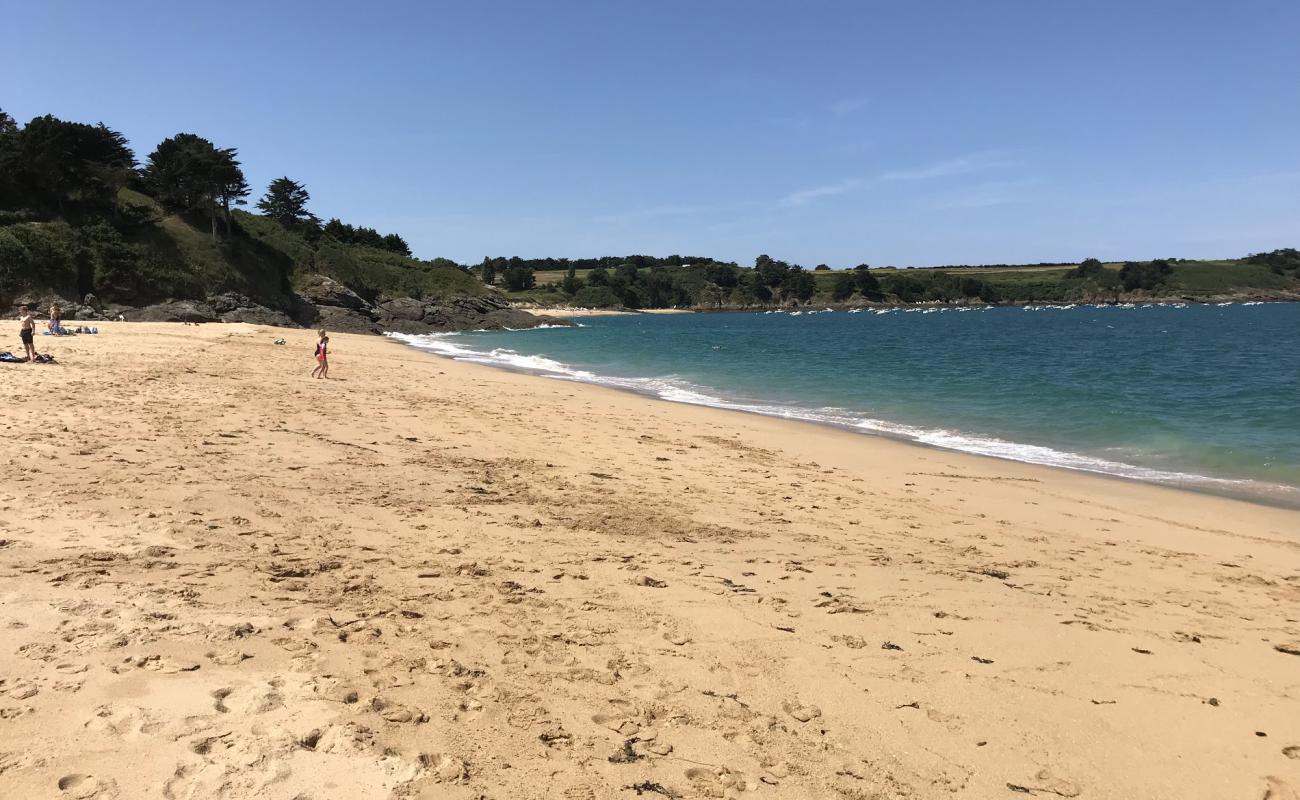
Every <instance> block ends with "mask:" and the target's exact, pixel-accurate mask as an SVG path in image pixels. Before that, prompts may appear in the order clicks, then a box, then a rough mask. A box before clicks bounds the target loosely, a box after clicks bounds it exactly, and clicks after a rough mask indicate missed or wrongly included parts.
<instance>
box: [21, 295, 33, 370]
mask: <svg viewBox="0 0 1300 800" xmlns="http://www.w3.org/2000/svg"><path fill="white" fill-rule="evenodd" d="M35 335H36V320H34V319H32V312H31V309H29V308H28V307H27V306H21V307H19V309H18V338H19V339H22V340H23V349H25V350H26V351H27V360H28V361H35V360H36V345H35V344H33V343H32V337H33V336H35Z"/></svg>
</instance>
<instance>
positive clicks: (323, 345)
mask: <svg viewBox="0 0 1300 800" xmlns="http://www.w3.org/2000/svg"><path fill="white" fill-rule="evenodd" d="M329 346H330V337H329V336H327V335H326V333H325V330H324V329H321V332H320V338H319V339H318V340H317V341H316V368H315V369H313V370H312V371H311V376H312V377H313V378H328V377H329V376H330V362H329Z"/></svg>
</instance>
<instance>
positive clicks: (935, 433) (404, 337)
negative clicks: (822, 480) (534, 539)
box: [388, 312, 1300, 497]
mask: <svg viewBox="0 0 1300 800" xmlns="http://www.w3.org/2000/svg"><path fill="white" fill-rule="evenodd" d="M794 313H796V314H797V313H798V312H794ZM876 313H880V312H876ZM388 336H390V337H392V338H394V339H397V340H399V341H402V342H405V343H407V344H409V345H411V346H412V347H416V348H418V349H420V350H425V351H427V352H431V353H436V354H438V355H442V356H447V357H449V358H453V359H455V360H457V361H467V362H471V363H475V364H485V365H489V366H496V367H504V368H507V369H516V370H522V371H526V372H530V373H532V374H535V375H540V376H543V377H548V378H555V379H557V380H569V381H578V382H582V383H593V384H598V385H601V386H609V387H613V388H618V389H625V390H629V391H634V392H638V393H641V394H647V395H650V396H653V397H658V398H660V399H662V400H668V401H670V402H674V403H686V404H689V405H698V406H708V407H710V408H721V409H728V410H732V411H746V412H749V413H752V414H763V415H765V416H772V417H781V418H783V419H793V420H801V421H805V422H817V423H822V424H829V425H836V426H839V427H844V428H849V429H853V430H858V431H862V432H866V433H876V434H883V435H886V436H891V437H895V438H900V439H906V440H910V441H915V442H920V443H922V444H926V445H929V446H931V447H940V448H943V449H945V450H956V451H960V452H964V453H973V454H976V455H982V456H990V457H993V458H1002V459H1006V460H1009V461H1020V462H1023V463H1029V464H1041V465H1044V466H1050V467H1058V468H1063V469H1072V470H1079V471H1083V472H1093V473H1098V474H1103V475H1112V476H1119V477H1124V478H1132V479H1136V480H1141V481H1148V482H1154V483H1167V484H1176V485H1183V486H1193V487H1199V488H1207V489H1214V488H1218V489H1220V490H1223V491H1233V490H1236V491H1241V490H1243V489H1249V488H1253V489H1255V490H1257V491H1258V493H1259V494H1264V495H1272V496H1293V497H1300V491H1298V490H1297V489H1296V488H1295V487H1289V486H1284V485H1281V484H1268V483H1262V482H1258V481H1249V480H1231V479H1226V478H1215V477H1210V476H1206V475H1197V474H1192V473H1184V472H1172V471H1167V470H1159V469H1153V468H1149V467H1140V466H1136V465H1133V464H1126V463H1123V462H1119V461H1110V460H1107V459H1102V458H1096V457H1094V456H1087V455H1082V454H1079V453H1071V452H1067V451H1063V450H1056V449H1053V448H1050V447H1044V446H1041V445H1032V444H1023V443H1019V442H1011V441H1006V440H1004V439H999V438H996V437H990V436H979V435H975V434H970V433H964V432H961V431H953V430H947V429H943V428H923V427H919V426H914V425H907V424H903V423H898V422H890V421H887V420H881V419H875V418H872V417H868V416H864V415H862V414H860V413H855V412H851V411H848V410H846V409H841V408H820V409H811V408H803V407H799V406H790V405H774V404H764V403H750V402H743V401H740V400H734V399H727V398H724V397H720V396H718V395H717V394H714V393H713V392H712V391H711V390H709V389H708V388H706V387H701V386H696V385H693V384H690V383H688V382H686V381H682V380H680V379H678V378H676V377H674V376H667V377H662V378H627V377H617V376H610V375H598V374H596V373H593V372H590V371H587V370H582V369H577V368H575V367H573V366H570V365H568V364H564V363H562V362H560V361H556V360H554V359H551V358H547V357H546V356H540V355H524V354H522V353H518V352H516V351H514V350H510V349H506V348H494V349H492V350H489V351H482V350H474V349H471V348H469V347H466V346H464V345H463V344H462V343H461V342H460V341H456V337H457V336H458V334H455V333H433V334H402V333H389V334H388ZM461 341H463V340H461ZM1252 493H1255V492H1252Z"/></svg>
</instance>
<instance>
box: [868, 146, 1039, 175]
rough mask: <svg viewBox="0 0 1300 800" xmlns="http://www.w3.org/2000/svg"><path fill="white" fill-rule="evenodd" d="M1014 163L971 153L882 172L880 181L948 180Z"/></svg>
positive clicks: (988, 154)
mask: <svg viewBox="0 0 1300 800" xmlns="http://www.w3.org/2000/svg"><path fill="white" fill-rule="evenodd" d="M1015 163H1016V162H1015V161H1012V160H1011V159H1009V158H1007V157H1006V156H1005V155H1003V154H1000V153H972V154H970V155H966V156H961V157H960V158H949V159H945V160H943V161H936V162H934V163H933V164H927V165H925V166H922V167H916V168H913V169H899V170H890V171H889V172H882V173H881V174H880V176H879V180H882V181H923V180H929V179H931V178H948V177H952V176H953V175H965V174H967V173H971V172H979V171H981V170H986V169H995V168H997V167H1009V166H1013V165H1014V164H1015Z"/></svg>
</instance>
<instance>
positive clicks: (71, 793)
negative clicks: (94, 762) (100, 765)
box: [59, 775, 117, 800]
mask: <svg viewBox="0 0 1300 800" xmlns="http://www.w3.org/2000/svg"><path fill="white" fill-rule="evenodd" d="M59 791H60V792H62V793H63V796H64V797H69V798H77V800H86V798H91V797H116V796H117V792H116V791H114V789H113V784H111V783H106V782H104V781H102V780H100V779H99V778H96V777H95V776H94V775H64V776H63V777H62V778H59Z"/></svg>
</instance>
